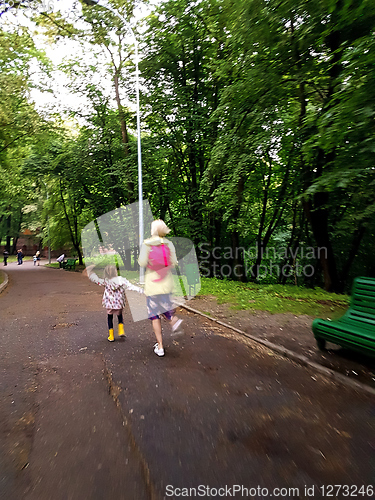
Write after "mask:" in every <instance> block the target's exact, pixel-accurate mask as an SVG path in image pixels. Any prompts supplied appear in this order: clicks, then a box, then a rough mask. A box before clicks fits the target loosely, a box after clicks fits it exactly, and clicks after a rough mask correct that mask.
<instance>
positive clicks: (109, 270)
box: [104, 264, 118, 280]
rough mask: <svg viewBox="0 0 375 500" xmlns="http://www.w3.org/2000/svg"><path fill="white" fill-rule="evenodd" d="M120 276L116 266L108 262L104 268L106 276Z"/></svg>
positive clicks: (108, 277) (109, 277)
mask: <svg viewBox="0 0 375 500" xmlns="http://www.w3.org/2000/svg"><path fill="white" fill-rule="evenodd" d="M116 276H118V274H117V269H116V266H114V265H112V264H108V266H105V268H104V278H106V279H108V280H110V279H111V278H116Z"/></svg>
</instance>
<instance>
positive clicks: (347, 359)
mask: <svg viewBox="0 0 375 500" xmlns="http://www.w3.org/2000/svg"><path fill="white" fill-rule="evenodd" d="M188 305H189V306H190V307H192V308H194V309H197V310H198V311H201V312H203V313H205V314H207V313H209V315H210V316H212V317H213V318H216V319H218V320H220V321H223V322H224V323H227V324H229V325H231V326H233V327H235V328H238V329H240V330H242V331H244V332H245V333H248V334H250V335H253V336H254V337H259V338H260V339H265V340H268V341H269V342H272V343H274V344H278V345H281V346H283V347H286V348H287V349H290V350H291V351H293V352H296V353H297V354H302V355H304V356H306V357H307V358H308V359H310V360H311V361H314V362H316V363H319V364H321V365H323V366H326V367H327V368H331V369H333V370H336V371H338V372H339V373H341V374H344V375H346V376H347V377H350V378H352V379H354V380H356V381H358V382H363V383H366V384H367V385H370V386H372V387H375V359H373V358H370V357H367V356H364V355H362V354H358V353H356V352H354V351H350V350H348V349H344V348H342V347H340V346H337V345H334V344H330V343H327V349H326V351H319V349H318V348H317V345H316V342H315V338H314V335H313V332H312V329H311V324H312V322H313V320H314V319H315V318H314V317H312V316H307V315H302V316H295V315H294V314H291V313H286V314H285V313H284V314H270V313H269V312H267V311H250V310H236V309H232V308H231V307H230V305H229V304H218V302H217V300H216V298H215V297H213V296H197V297H195V298H194V299H193V300H191V301H190V302H189V303H188Z"/></svg>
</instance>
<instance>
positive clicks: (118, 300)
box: [86, 265, 143, 342]
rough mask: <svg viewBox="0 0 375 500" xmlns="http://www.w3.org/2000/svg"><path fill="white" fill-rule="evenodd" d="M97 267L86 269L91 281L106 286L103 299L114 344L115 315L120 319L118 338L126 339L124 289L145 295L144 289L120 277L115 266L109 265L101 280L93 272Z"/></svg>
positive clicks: (111, 339) (109, 337)
mask: <svg viewBox="0 0 375 500" xmlns="http://www.w3.org/2000/svg"><path fill="white" fill-rule="evenodd" d="M94 267H95V266H88V267H87V269H86V272H87V276H88V277H89V279H90V280H91V281H92V282H93V283H96V284H97V285H100V286H104V287H105V290H104V294H103V299H102V304H103V307H105V308H106V309H107V314H108V330H109V335H108V340H109V341H110V342H113V341H114V340H115V337H114V334H113V315H114V314H116V315H117V317H118V336H119V338H125V332H124V322H123V318H122V310H123V308H124V306H125V293H124V289H125V288H127V289H128V290H134V291H135V292H139V293H143V290H142V288H139V287H138V286H135V285H132V284H131V283H130V281H128V280H127V279H126V278H123V277H122V276H118V274H117V269H116V267H115V266H113V265H108V266H106V267H105V268H104V279H102V278H99V277H98V276H97V275H96V274H95V273H93V272H92V270H93V268H94Z"/></svg>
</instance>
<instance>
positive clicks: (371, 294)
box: [312, 277, 375, 357]
mask: <svg viewBox="0 0 375 500" xmlns="http://www.w3.org/2000/svg"><path fill="white" fill-rule="evenodd" d="M312 329H313V332H314V337H315V339H316V342H317V345H318V348H319V349H324V348H325V344H326V341H328V342H332V343H333V344H338V345H340V346H342V347H346V348H349V349H353V350H356V351H359V352H362V353H364V354H367V355H368V356H374V357H375V279H374V278H364V277H361V278H356V279H355V280H354V284H353V290H352V296H351V301H350V306H349V309H348V310H347V311H346V313H345V314H344V316H342V317H341V318H339V319H338V320H335V321H327V320H323V319H315V320H314V321H313V324H312Z"/></svg>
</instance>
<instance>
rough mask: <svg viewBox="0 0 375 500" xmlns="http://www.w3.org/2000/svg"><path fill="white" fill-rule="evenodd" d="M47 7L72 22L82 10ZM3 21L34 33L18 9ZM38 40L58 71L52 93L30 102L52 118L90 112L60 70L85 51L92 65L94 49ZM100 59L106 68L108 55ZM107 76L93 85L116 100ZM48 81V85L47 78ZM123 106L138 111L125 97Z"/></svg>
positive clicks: (59, 3)
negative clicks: (69, 110)
mask: <svg viewBox="0 0 375 500" xmlns="http://www.w3.org/2000/svg"><path fill="white" fill-rule="evenodd" d="M100 3H101V5H103V6H105V5H106V2H105V0H102V1H101V2H100ZM156 3H158V1H157V0H156V1H155V2H154V4H156ZM44 4H45V5H47V7H48V8H49V9H50V10H52V9H53V11H54V12H57V11H60V12H61V13H62V14H63V15H64V17H68V16H70V18H71V19H72V18H73V17H74V14H73V9H74V5H76V9H77V10H78V12H79V11H80V9H81V6H80V4H79V2H75V1H74V0H44ZM150 9H152V6H151V8H147V9H146V8H145V6H143V7H142V8H140V9H138V10H137V12H136V15H135V19H140V18H142V17H144V16H145V15H147V14H148V13H149V12H150ZM26 11H27V9H26ZM26 14H27V12H26ZM2 21H3V22H5V23H7V22H9V23H12V25H13V26H14V25H17V24H18V25H23V26H27V27H29V28H30V29H33V27H34V25H33V23H32V22H31V21H30V20H29V19H28V18H27V17H26V16H25V15H24V14H23V13H22V12H21V11H20V10H17V9H12V10H10V11H9V12H8V13H7V14H5V15H4V16H2ZM34 40H35V43H36V44H37V46H38V48H41V49H44V50H45V52H46V55H47V56H48V57H49V59H50V60H51V61H52V63H53V65H54V66H55V68H54V71H53V72H52V75H53V77H52V80H48V85H49V86H50V89H51V90H52V92H42V91H40V90H38V89H37V88H34V89H32V90H31V94H30V99H31V101H33V102H35V105H36V108H37V110H38V111H39V112H40V113H42V114H44V115H45V116H47V117H48V116H49V115H50V114H51V113H52V112H56V111H59V112H60V113H64V110H65V111H66V110H67V108H73V109H76V110H78V109H79V108H86V109H87V106H88V101H87V100H86V99H85V98H84V97H83V96H80V95H78V94H76V93H72V92H71V91H69V89H68V83H69V80H68V78H67V76H66V75H65V74H64V73H62V72H61V71H58V70H57V66H58V65H59V64H61V63H62V62H63V61H64V59H74V58H76V57H81V56H82V50H83V51H84V53H85V61H86V62H89V61H90V58H92V60H94V59H93V52H94V50H93V47H92V46H91V45H89V44H86V45H85V46H84V47H83V48H82V46H81V45H80V43H79V42H77V41H73V40H67V39H65V40H61V41H59V42H56V43H48V42H47V40H46V38H45V37H43V36H39V37H34ZM129 41H130V40H129ZM98 57H99V61H100V60H101V59H102V61H103V64H102V66H103V67H104V65H105V63H106V62H108V61H107V59H106V58H105V56H104V55H99V56H98ZM31 69H32V72H33V81H34V83H35V84H36V85H38V84H40V82H41V81H42V80H43V74H41V72H40V68H39V67H38V65H37V64H36V63H35V64H34V65H33V66H32V68H31ZM104 75H105V73H104V72H103V74H102V75H100V74H98V75H96V82H95V81H93V83H98V84H99V83H100V85H103V86H104V88H105V91H106V92H108V95H110V96H112V95H113V94H114V92H113V90H112V85H113V83H112V82H111V81H110V79H109V78H108V77H107V78H106V76H104ZM94 80H95V79H94ZM44 81H46V82H47V80H46V79H45V78H44ZM113 102H114V106H115V101H114V100H113ZM123 104H124V105H126V106H129V107H130V108H131V109H134V107H135V105H134V103H132V102H129V101H128V102H127V101H126V98H125V97H123ZM78 123H79V124H81V125H82V124H83V123H84V120H82V119H79V118H78Z"/></svg>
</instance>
